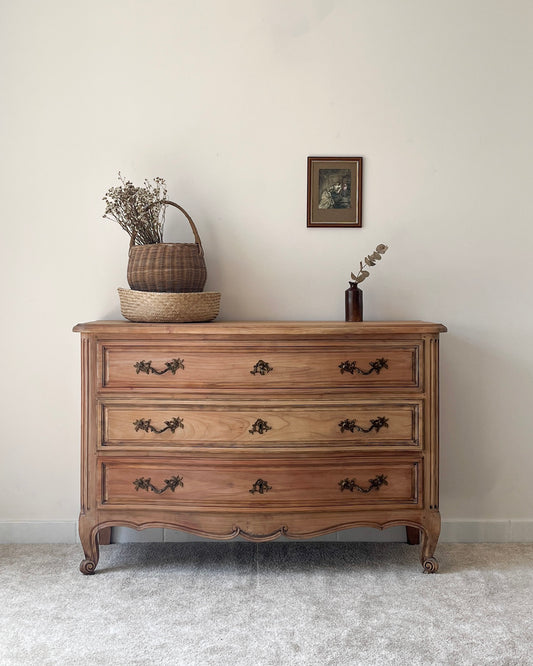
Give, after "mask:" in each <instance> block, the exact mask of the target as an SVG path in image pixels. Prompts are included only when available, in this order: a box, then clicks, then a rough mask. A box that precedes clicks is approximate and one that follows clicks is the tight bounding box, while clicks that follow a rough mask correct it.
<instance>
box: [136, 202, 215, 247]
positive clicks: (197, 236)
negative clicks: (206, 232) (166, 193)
mask: <svg viewBox="0 0 533 666" xmlns="http://www.w3.org/2000/svg"><path fill="white" fill-rule="evenodd" d="M156 204H160V205H162V206H169V205H170V206H175V207H176V208H177V209H178V210H181V212H182V213H183V214H184V215H185V217H186V218H187V220H188V221H189V224H190V225H191V229H192V232H193V234H194V240H195V241H196V245H198V255H199V256H200V257H203V256H204V248H203V247H202V241H201V240H200V235H199V234H198V229H197V228H196V225H195V224H194V222H193V221H192V217H191V216H190V215H189V213H188V212H187V211H186V210H185V208H182V207H181V206H178V204H177V203H174V202H173V201H166V200H164V201H154V203H151V204H150V205H149V206H147V207H146V208H145V209H144V210H145V211H147V210H149V209H150V208H151V207H152V206H155V205H156ZM135 236H136V234H133V235H132V237H131V239H130V248H132V247H133V246H134V245H135Z"/></svg>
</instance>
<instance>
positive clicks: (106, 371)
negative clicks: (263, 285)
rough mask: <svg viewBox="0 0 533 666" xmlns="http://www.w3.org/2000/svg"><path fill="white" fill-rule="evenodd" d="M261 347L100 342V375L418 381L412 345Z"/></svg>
mask: <svg viewBox="0 0 533 666" xmlns="http://www.w3.org/2000/svg"><path fill="white" fill-rule="evenodd" d="M264 352H265V349H264V346H263V347H252V348H250V346H249V345H248V344H239V342H238V341H235V343H234V344H232V345H227V344H224V343H221V342H212V343H211V344H210V345H208V346H207V345H206V348H205V349H198V347H196V346H192V345H190V344H185V343H184V344H183V345H180V346H179V347H178V346H173V345H169V344H168V343H167V344H166V345H165V346H162V347H159V346H158V347H156V348H154V347H152V346H149V347H148V346H146V345H139V346H138V347H134V348H133V349H132V348H131V347H130V346H127V345H124V344H121V343H118V344H112V343H108V344H103V345H102V346H101V349H100V354H101V356H102V368H101V369H102V372H101V379H100V383H101V385H102V386H103V387H105V388H109V389H124V388H129V389H141V390H146V389H159V390H162V391H169V390H176V389H178V390H179V389H203V388H206V387H207V388H209V389H214V388H221V389H231V388H233V389H235V390H238V391H240V392H245V391H250V390H252V391H255V390H268V391H271V390H273V389H274V390H275V389H283V388H285V389H292V388H293V387H294V386H295V385H298V386H299V388H300V389H302V390H313V389H314V390H323V389H324V388H331V389H334V390H339V389H345V388H358V389H365V390H372V391H380V390H385V389H391V388H404V389H411V390H418V389H420V381H419V377H420V375H419V352H420V348H419V345H409V344H404V345H402V346H401V347H398V346H396V345H393V344H387V343H375V344H372V345H370V344H366V345H361V344H345V345H341V346H339V348H338V349H337V350H335V351H331V350H329V349H322V348H321V347H319V348H316V347H311V346H298V347H281V346H276V347H274V348H272V349H271V350H270V351H269V353H268V356H267V355H266V354H265V353H264ZM261 355H263V356H265V360H263V359H262V358H259V357H260V356H261ZM178 361H179V367H178ZM261 363H263V364H264V365H261ZM257 367H259V370H256V368H257ZM139 368H141V370H140V371H139ZM266 368H268V369H266ZM376 368H377V369H378V370H377V371H376ZM167 370H169V371H168V372H167ZM173 370H174V371H173Z"/></svg>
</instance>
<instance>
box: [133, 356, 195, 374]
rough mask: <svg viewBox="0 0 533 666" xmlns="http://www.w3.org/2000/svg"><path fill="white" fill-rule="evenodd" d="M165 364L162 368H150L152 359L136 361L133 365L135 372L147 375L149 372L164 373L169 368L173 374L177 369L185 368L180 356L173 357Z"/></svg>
mask: <svg viewBox="0 0 533 666" xmlns="http://www.w3.org/2000/svg"><path fill="white" fill-rule="evenodd" d="M165 366H166V367H165V369H164V370H156V369H155V368H152V361H137V363H135V364H134V366H133V367H134V368H135V372H136V373H137V374H139V372H145V373H146V374H147V375H149V374H150V373H152V374H154V375H164V374H165V372H168V371H169V370H170V372H171V373H172V374H173V375H175V374H176V372H177V371H178V370H180V369H181V370H185V366H184V365H183V359H181V358H173V359H172V361H167V362H166V363H165Z"/></svg>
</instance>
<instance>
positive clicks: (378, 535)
mask: <svg viewBox="0 0 533 666" xmlns="http://www.w3.org/2000/svg"><path fill="white" fill-rule="evenodd" d="M112 540H113V542H114V543H130V542H167V541H174V542H186V541H210V539H203V538H202V537H197V536H195V535H194V534H188V533H186V532H179V531H177V530H163V529H148V530H140V531H136V530H132V529H130V528H128V527H114V528H113V537H112ZM287 540H288V539H287ZM313 541H338V542H343V541H379V542H405V529H404V528H403V527H391V528H389V529H386V530H376V529H373V528H371V527H359V528H357V529H351V530H344V531H342V532H334V533H333V534H326V535H324V536H322V537H317V538H316V539H313ZM78 542H79V538H78V524H77V521H74V520H73V521H20V522H15V521H12V522H7V521H6V522H0V543H4V544H5V543H78ZM440 542H441V543H533V520H477V521H476V520H450V521H443V523H442V532H441V536H440Z"/></svg>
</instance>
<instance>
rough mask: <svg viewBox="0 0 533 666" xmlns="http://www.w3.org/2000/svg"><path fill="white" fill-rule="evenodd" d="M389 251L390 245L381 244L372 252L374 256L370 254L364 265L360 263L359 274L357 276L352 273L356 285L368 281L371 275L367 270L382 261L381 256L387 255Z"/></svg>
mask: <svg viewBox="0 0 533 666" xmlns="http://www.w3.org/2000/svg"><path fill="white" fill-rule="evenodd" d="M388 249H389V246H388V245H383V243H380V244H379V245H378V246H377V247H376V249H375V250H374V252H372V254H369V255H368V257H365V258H364V263H363V262H362V261H360V262H359V272H358V273H357V275H355V274H354V273H351V276H352V280H353V281H354V282H355V284H359V283H360V282H362V281H363V280H366V278H367V277H368V276H369V275H370V273H369V272H368V271H367V270H365V269H367V268H370V266H375V265H376V262H377V261H381V255H382V254H385V252H386V251H387V250H388Z"/></svg>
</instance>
